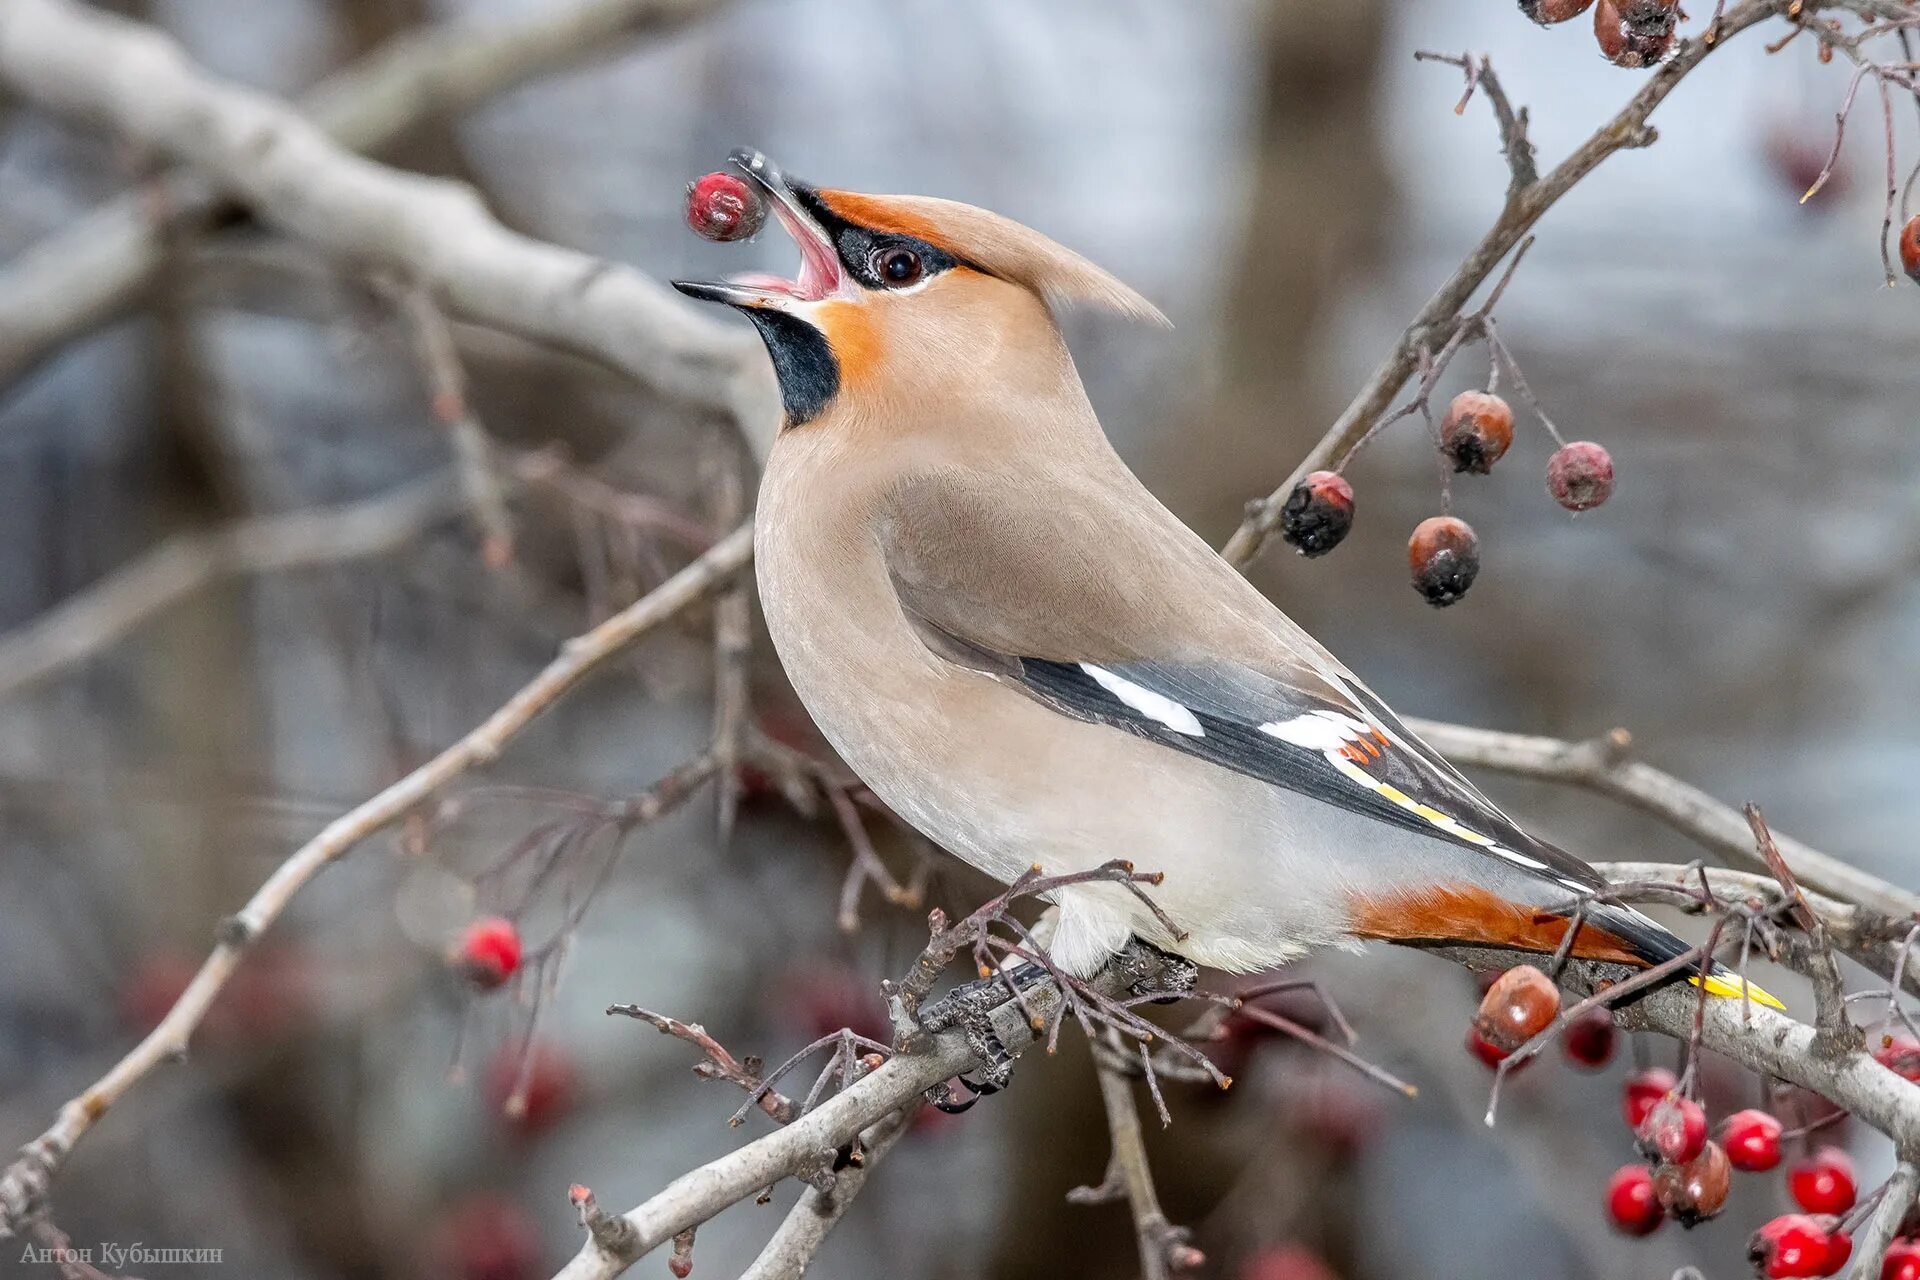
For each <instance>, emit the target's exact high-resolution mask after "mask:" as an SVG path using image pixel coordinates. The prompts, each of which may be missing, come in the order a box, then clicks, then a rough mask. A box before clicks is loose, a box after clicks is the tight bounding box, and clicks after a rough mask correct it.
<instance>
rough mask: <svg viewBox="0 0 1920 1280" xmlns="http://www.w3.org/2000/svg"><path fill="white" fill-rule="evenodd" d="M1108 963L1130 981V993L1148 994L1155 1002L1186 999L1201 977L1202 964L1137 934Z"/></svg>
mask: <svg viewBox="0 0 1920 1280" xmlns="http://www.w3.org/2000/svg"><path fill="white" fill-rule="evenodd" d="M1107 966H1108V967H1109V968H1111V969H1112V970H1113V971H1114V973H1115V974H1116V975H1117V976H1118V977H1119V978H1120V980H1121V981H1122V982H1125V983H1126V984H1127V991H1128V992H1129V993H1130V994H1132V995H1135V996H1144V997H1149V998H1151V999H1152V1000H1153V1002H1154V1003H1155V1004H1173V1003H1174V1002H1176V1001H1179V1000H1184V999H1186V998H1187V997H1188V996H1190V995H1192V994H1193V986H1194V983H1195V982H1197V981H1198V980H1199V978H1200V966H1199V965H1197V964H1195V963H1194V962H1193V961H1191V960H1189V959H1187V958H1186V957H1185V956H1177V955H1175V954H1173V953H1172V952H1171V951H1162V950H1161V949H1160V948H1159V947H1156V946H1154V945H1153V944H1152V943H1151V942H1148V941H1147V940H1146V939H1144V938H1141V937H1137V936H1136V937H1132V938H1129V939H1127V945H1126V946H1124V947H1122V948H1120V950H1118V951H1116V952H1114V954H1113V958H1112V959H1110V960H1108V961H1107Z"/></svg>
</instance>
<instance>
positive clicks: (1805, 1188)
mask: <svg viewBox="0 0 1920 1280" xmlns="http://www.w3.org/2000/svg"><path fill="white" fill-rule="evenodd" d="M1787 1190H1788V1191H1789V1192H1791V1193H1792V1194H1793V1202H1794V1203H1795V1204H1797V1205H1799V1206H1800V1207H1801V1208H1802V1209H1805V1210H1806V1211H1807V1212H1808V1213H1845V1212H1846V1211H1847V1210H1849V1209H1851V1208H1853V1202H1854V1199H1855V1198H1856V1197H1857V1196H1858V1194H1859V1188H1858V1185H1857V1184H1856V1182H1855V1180H1854V1173H1853V1160H1852V1158H1851V1157H1849V1156H1848V1155H1847V1153H1846V1152H1844V1151H1842V1150H1840V1148H1838V1147H1821V1148H1820V1149H1819V1150H1818V1151H1816V1152H1814V1153H1813V1155H1812V1156H1811V1157H1810V1158H1808V1159H1806V1160H1802V1161H1800V1162H1799V1163H1797V1164H1795V1165H1794V1166H1793V1168H1791V1169H1790V1170H1788V1171H1787Z"/></svg>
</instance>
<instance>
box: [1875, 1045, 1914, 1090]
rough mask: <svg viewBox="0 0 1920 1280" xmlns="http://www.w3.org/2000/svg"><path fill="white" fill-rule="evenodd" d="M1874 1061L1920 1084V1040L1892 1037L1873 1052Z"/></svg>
mask: <svg viewBox="0 0 1920 1280" xmlns="http://www.w3.org/2000/svg"><path fill="white" fill-rule="evenodd" d="M1873 1060H1874V1061H1875V1062H1877V1063H1879V1064H1880V1065H1881V1066H1883V1067H1885V1068H1886V1069H1887V1070H1889V1071H1891V1072H1893V1073H1894V1074H1895V1075H1897V1076H1900V1077H1902V1078H1903V1079H1907V1080H1912V1081H1914V1082H1916V1083H1920V1040H1915V1039H1914V1038H1913V1037H1912V1036H1892V1037H1890V1038H1888V1039H1887V1041H1886V1042H1885V1043H1884V1044H1882V1045H1881V1046H1880V1047H1879V1048H1878V1049H1876V1050H1874V1052H1873Z"/></svg>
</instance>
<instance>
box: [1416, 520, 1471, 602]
mask: <svg viewBox="0 0 1920 1280" xmlns="http://www.w3.org/2000/svg"><path fill="white" fill-rule="evenodd" d="M1407 567H1408V568H1409V569H1411V570H1412V571H1413V589H1414V590H1415V591H1418V592H1419V593H1420V594H1421V595H1422V596H1424V597H1425V598H1426V601H1427V603H1428V604H1430V605H1433V606H1434V607H1435V608H1440V607H1442V606H1445V605H1450V604H1452V603H1453V602H1454V601H1456V600H1458V599H1459V598H1460V597H1461V596H1464V595H1465V594H1467V588H1468V587H1471V586H1472V585H1473V580H1474V579H1475V578H1476V577H1478V576H1479V574H1480V540H1479V539H1478V538H1476V537H1475V536H1474V533H1473V528H1472V526H1470V525H1469V524H1468V523H1467V522H1466V521H1465V520H1458V519H1455V518H1454V517H1453V516H1432V517H1429V518H1428V519H1425V520H1422V521H1421V522H1420V524H1419V525H1418V527H1416V528H1415V529H1414V531H1413V536H1412V537H1411V538H1409V539H1407Z"/></svg>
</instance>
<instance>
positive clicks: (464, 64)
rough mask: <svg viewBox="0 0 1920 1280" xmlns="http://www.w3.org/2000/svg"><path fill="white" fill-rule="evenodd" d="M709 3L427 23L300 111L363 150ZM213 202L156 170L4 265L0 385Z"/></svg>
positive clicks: (635, 4) (104, 304) (126, 289)
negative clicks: (156, 175) (155, 177)
mask: <svg viewBox="0 0 1920 1280" xmlns="http://www.w3.org/2000/svg"><path fill="white" fill-rule="evenodd" d="M715 7H717V5H716V0H580V2H579V3H575V4H572V5H569V6H566V7H564V8H557V9H556V8H552V7H546V8H541V9H538V10H536V11H534V12H532V13H530V14H529V15H527V16H526V17H524V18H522V19H520V20H519V21H515V22H488V23H480V22H460V23H453V24H448V25H445V26H436V27H429V28H426V29H424V30H419V31H413V32H409V33H408V34H406V35H402V36H399V37H396V38H395V39H393V40H392V41H389V42H388V43H387V44H385V45H383V46H381V47H380V48H379V49H377V50H375V51H374V52H373V53H371V54H369V55H368V56H367V57H366V58H364V59H362V60H361V61H360V62H358V63H356V64H355V65H353V66H352V67H349V68H347V69H346V70H344V71H342V72H340V73H339V74H338V75H336V76H334V77H332V78H331V79H328V80H326V81H325V82H323V83H322V84H321V85H320V86H319V87H317V88H316V89H314V90H313V92H312V93H310V94H309V95H308V96H307V97H306V98H305V99H304V100H303V102H302V108H303V110H305V111H306V112H307V113H308V114H310V115H311V116H312V118H313V121H314V123H315V124H316V125H318V126H319V127H320V128H321V129H322V130H324V131H325V132H327V133H328V134H330V135H331V136H332V137H334V138H335V139H336V140H337V141H338V142H339V143H340V144H341V145H342V146H345V147H348V148H351V149H352V150H355V151H373V150H376V149H378V148H379V147H381V146H383V145H385V144H386V143H389V142H391V141H393V140H394V139H395V138H397V137H399V136H400V135H402V134H404V133H405V132H406V131H407V130H408V129H410V128H412V127H413V126H415V125H417V124H418V123H420V122H421V121H422V120H425V119H428V118H429V117H432V116H436V115H453V114H457V113H459V112H461V111H465V110H468V109H470V108H472V107H474V106H476V105H478V104H479V103H482V102H484V101H486V100H487V99H488V98H491V97H494V96H496V95H498V94H501V93H503V92H505V91H507V90H509V89H512V88H514V87H515V86H517V85H522V84H525V83H527V82H528V81H531V80H536V79H539V78H540V77H542V76H545V75H549V74H551V73H552V72H554V71H557V70H559V69H561V68H563V67H566V66H569V65H571V64H574V63H578V62H583V61H587V60H591V59H593V58H597V57H603V56H607V55H608V54H611V53H614V52H617V51H618V50H619V49H620V48H621V47H622V44H621V41H622V38H623V37H632V36H638V35H642V34H646V33H651V32H657V31H665V30H671V29H674V28H676V27H678V26H680V25H682V24H684V23H685V22H687V21H688V20H690V19H693V18H695V17H698V16H700V15H702V14H704V13H707V12H710V11H711V10H712V9H714V8H715ZM223 203H224V202H223V200H222V199H221V197H220V196H219V195H218V194H217V193H216V192H215V191H214V189H213V188H212V187H210V186H209V185H208V184H207V183H206V182H204V181H203V180H201V179H199V178H198V177H196V176H195V175H192V174H186V173H174V174H168V175H166V176H165V177H163V178H161V179H160V180H159V181H157V182H155V183H151V184H148V185H146V186H144V187H142V188H141V189H140V190H138V191H134V192H130V193H128V194H126V195H123V196H120V197H118V198H116V199H113V200H110V201H108V202H107V203H105V204H103V205H101V206H100V207H99V208H98V209H96V210H94V211H93V212H92V213H89V214H87V215H86V216H85V217H83V218H81V219H80V220H79V221H77V222H75V223H73V224H72V225H70V226H68V227H67V228H66V229H65V230H63V231H61V232H59V233H57V234H55V235H53V236H50V237H48V238H47V239H46V240H44V241H42V242H41V243H40V244H38V245H35V246H34V247H32V248H31V249H28V250H27V251H26V252H25V253H23V254H21V255H20V256H19V257H18V258H16V259H14V260H13V261H11V262H9V263H8V264H7V265H6V267H5V269H4V270H0V385H4V384H6V383H8V382H11V381H13V380H14V379H16V378H18V377H20V376H21V375H23V374H24V373H26V372H27V371H29V370H30V369H31V368H33V366H34V365H36V364H37V363H38V362H39V361H41V360H43V359H45V358H46V357H47V356H49V355H51V354H52V353H53V352H55V351H57V350H58V349H59V348H60V347H61V345H63V344H64V343H66V342H68V341H71V340H72V339H73V338H76V337H78V336H80V335H81V334H82V333H84V332H85V331H87V330H88V329H91V328H94V327H96V326H98V325H101V324H104V323H106V322H107V321H109V320H111V319H113V318H114V317H115V316H117V315H119V314H121V313H122V312H124V311H125V310H126V309H127V308H128V307H130V306H132V305H133V304H134V303H135V302H137V301H138V299H139V297H140V295H141V293H142V292H143V291H144V290H145V289H146V287H147V286H148V285H149V284H150V283H151V282H152V280H153V278H154V275H155V273H156V272H157V271H158V270H159V268H160V263H161V261H162V260H163V257H164V246H165V243H166V240H167V237H168V236H169V235H170V234H172V233H175V232H177V231H178V230H180V229H192V228H196V227H200V226H204V225H206V224H207V223H208V222H209V221H210V220H211V219H212V217H213V216H214V214H215V213H216V212H217V211H218V210H219V209H220V208H221V206H222V204H223ZM156 211H158V215H157V216H156Z"/></svg>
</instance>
